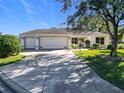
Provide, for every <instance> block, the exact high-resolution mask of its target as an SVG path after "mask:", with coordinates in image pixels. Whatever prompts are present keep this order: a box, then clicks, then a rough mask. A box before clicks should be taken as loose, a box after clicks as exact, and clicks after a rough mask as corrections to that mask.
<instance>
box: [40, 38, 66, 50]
mask: <svg viewBox="0 0 124 93" xmlns="http://www.w3.org/2000/svg"><path fill="white" fill-rule="evenodd" d="M40 47H41V48H43V49H61V48H65V47H67V38H65V37H41V38H40Z"/></svg>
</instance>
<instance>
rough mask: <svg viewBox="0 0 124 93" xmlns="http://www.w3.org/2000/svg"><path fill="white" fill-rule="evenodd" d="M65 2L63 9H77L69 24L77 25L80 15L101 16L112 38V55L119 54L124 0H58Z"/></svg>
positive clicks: (69, 18) (70, 17)
mask: <svg viewBox="0 0 124 93" xmlns="http://www.w3.org/2000/svg"><path fill="white" fill-rule="evenodd" d="M57 1H60V2H61V3H62V4H63V8H62V11H63V12H65V11H66V10H69V8H71V7H75V9H76V11H75V13H74V14H73V15H72V16H69V17H68V20H67V22H68V25H71V26H70V27H75V25H76V22H77V20H78V19H79V18H80V17H94V16H98V17H100V18H101V19H102V20H103V21H104V23H105V26H106V29H107V32H108V33H109V35H110V38H111V44H112V47H111V52H110V55H111V56H117V43H118V35H122V34H123V33H124V31H121V32H119V30H118V28H119V24H120V22H122V21H123V20H124V0H57Z"/></svg>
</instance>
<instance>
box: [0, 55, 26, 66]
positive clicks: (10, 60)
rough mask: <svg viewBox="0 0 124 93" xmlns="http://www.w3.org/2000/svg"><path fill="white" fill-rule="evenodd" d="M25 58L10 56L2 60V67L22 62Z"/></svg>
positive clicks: (0, 63) (0, 59)
mask: <svg viewBox="0 0 124 93" xmlns="http://www.w3.org/2000/svg"><path fill="white" fill-rule="evenodd" d="M23 58H24V56H23V55H20V54H19V55H16V56H9V57H6V58H0V66H4V65H7V64H10V63H14V62H18V61H21V60H22V59H23Z"/></svg>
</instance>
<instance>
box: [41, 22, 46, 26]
mask: <svg viewBox="0 0 124 93" xmlns="http://www.w3.org/2000/svg"><path fill="white" fill-rule="evenodd" d="M40 24H41V25H43V26H47V25H48V24H47V23H45V22H41V23H40Z"/></svg>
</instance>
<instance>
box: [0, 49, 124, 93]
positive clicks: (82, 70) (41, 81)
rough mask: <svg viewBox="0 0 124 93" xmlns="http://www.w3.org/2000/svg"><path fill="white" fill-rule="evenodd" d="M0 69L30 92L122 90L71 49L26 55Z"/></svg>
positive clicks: (114, 92) (119, 92)
mask: <svg viewBox="0 0 124 93" xmlns="http://www.w3.org/2000/svg"><path fill="white" fill-rule="evenodd" d="M0 70H1V71H2V72H3V73H5V75H6V76H8V77H9V78H10V79H11V80H13V81H14V82H16V83H15V84H18V85H19V86H20V87H21V88H23V89H25V90H27V91H30V92H31V93H124V92H123V91H122V90H121V89H119V88H117V87H115V86H113V85H111V84H110V83H108V82H106V81H104V80H103V79H101V78H100V77H99V76H98V75H96V74H95V73H94V71H92V70H91V69H90V68H89V67H88V66H87V65H86V64H85V63H83V62H82V61H81V60H80V59H79V58H77V57H76V56H75V55H74V54H73V53H72V51H71V50H55V51H49V52H41V53H40V55H38V56H36V54H34V55H30V56H29V57H28V58H26V59H25V60H24V61H22V62H19V63H14V64H11V65H7V66H5V67H1V68H0Z"/></svg>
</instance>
